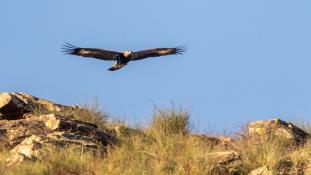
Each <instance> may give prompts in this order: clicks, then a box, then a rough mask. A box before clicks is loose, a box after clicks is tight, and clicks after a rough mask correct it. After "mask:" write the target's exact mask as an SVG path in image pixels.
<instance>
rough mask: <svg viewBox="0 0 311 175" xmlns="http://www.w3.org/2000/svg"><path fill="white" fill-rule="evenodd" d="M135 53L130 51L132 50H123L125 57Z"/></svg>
mask: <svg viewBox="0 0 311 175" xmlns="http://www.w3.org/2000/svg"><path fill="white" fill-rule="evenodd" d="M132 54H133V52H132V51H130V50H126V51H124V52H123V55H124V57H126V58H127V57H129V56H131V55H132Z"/></svg>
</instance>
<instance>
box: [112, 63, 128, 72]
mask: <svg viewBox="0 0 311 175" xmlns="http://www.w3.org/2000/svg"><path fill="white" fill-rule="evenodd" d="M124 66H125V64H114V65H113V66H112V67H111V68H109V69H108V70H109V71H115V70H119V69H121V68H122V67H124Z"/></svg>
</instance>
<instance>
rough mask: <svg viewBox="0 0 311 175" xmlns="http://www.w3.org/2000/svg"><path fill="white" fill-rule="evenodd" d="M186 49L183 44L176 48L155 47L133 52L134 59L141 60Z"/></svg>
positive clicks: (179, 52) (181, 51)
mask: <svg viewBox="0 0 311 175" xmlns="http://www.w3.org/2000/svg"><path fill="white" fill-rule="evenodd" d="M185 51H186V49H185V48H184V47H183V46H180V47H175V48H155V49H148V50H142V51H137V52H133V57H132V58H131V60H132V61H135V60H141V59H145V58H148V57H159V56H164V55H175V54H182V53H183V52H185Z"/></svg>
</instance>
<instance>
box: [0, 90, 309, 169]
mask: <svg viewBox="0 0 311 175" xmlns="http://www.w3.org/2000/svg"><path fill="white" fill-rule="evenodd" d="M106 117H107V116H105V115H104V113H101V112H99V111H94V110H91V109H86V108H83V107H78V106H66V105H60V104H56V103H53V102H50V101H48V100H44V99H40V98H37V97H34V96H32V95H29V94H25V93H0V141H1V142H0V143H1V144H0V148H2V149H1V152H2V153H1V154H0V157H1V156H2V158H0V163H1V165H0V174H21V171H22V174H212V175H213V174H215V175H217V174H224V175H226V174H236V175H238V174H249V175H260V174H261V175H264V174H266V175H268V174H271V175H272V174H279V175H281V174H284V175H285V174H291V175H294V174H295V175H296V174H301V175H303V174H311V142H310V135H309V133H307V132H306V131H304V130H302V129H300V128H299V127H297V126H295V125H294V124H292V123H289V122H285V121H282V120H280V119H272V120H263V121H255V122H252V123H249V124H248V125H247V126H246V129H245V130H241V131H239V132H238V133H237V134H236V135H233V136H231V137H228V136H226V137H224V136H219V137H215V136H209V135H206V134H199V133H196V134H194V133H191V131H190V129H189V114H188V113H185V112H183V111H175V110H163V111H157V112H156V114H155V116H154V117H153V121H152V123H151V124H150V126H148V127H145V128H140V129H134V128H129V127H127V126H126V125H124V124H122V123H117V124H116V123H109V122H107V121H106ZM70 155H73V156H70Z"/></svg>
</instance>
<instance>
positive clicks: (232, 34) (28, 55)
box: [0, 0, 311, 130]
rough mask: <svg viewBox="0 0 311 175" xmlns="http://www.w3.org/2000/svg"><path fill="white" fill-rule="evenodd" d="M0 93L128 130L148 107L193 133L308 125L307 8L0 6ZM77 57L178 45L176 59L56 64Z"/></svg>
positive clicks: (65, 1) (233, 4)
mask: <svg viewBox="0 0 311 175" xmlns="http://www.w3.org/2000/svg"><path fill="white" fill-rule="evenodd" d="M0 21H1V24H0V39H1V42H0V51H1V56H0V64H1V67H0V75H1V78H0V91H10V92H12V91H17V92H27V93H30V94H33V95H35V96H38V97H42V98H46V99H49V100H52V101H55V102H57V103H62V104H81V103H82V102H91V101H92V99H93V98H94V97H97V98H98V100H99V102H100V104H101V107H102V109H104V110H106V111H107V112H108V113H110V114H111V115H113V116H117V117H120V118H123V119H125V120H127V121H129V122H131V123H136V122H138V121H140V122H143V121H146V120H149V119H150V118H151V115H152V113H153V107H154V104H156V105H159V106H160V107H161V106H162V107H170V106H171V104H172V102H174V104H175V105H176V106H183V107H184V108H185V109H187V110H188V111H190V112H191V114H192V116H191V120H192V123H193V124H194V125H195V128H198V129H200V130H208V129H216V130H222V129H225V128H231V129H232V128H234V127H236V126H237V125H238V124H239V123H241V122H247V121H253V120H257V119H268V118H275V117H280V118H283V119H294V120H302V119H304V120H310V118H311V78H310V77H311V76H310V75H311V48H310V47H311V1H309V0H297V1H293V0H274V1H271V0H257V1H250V0H235V1H232V0H194V1H189V0H156V1H154V0H150V1H146V0H131V1H126V0H105V1H102V0H93V1H82V0H74V1H73V0H54V1H37V0H36V1H35V0H27V1H17V0H3V1H2V2H1V5H0ZM64 42H69V43H71V44H74V45H77V46H81V47H98V48H105V49H108V50H109V49H110V50H119V51H123V50H134V51H135V50H140V49H145V48H153V47H174V46H178V45H181V44H183V45H186V46H187V48H188V52H187V53H186V54H184V55H182V56H179V55H178V56H167V57H160V58H152V59H146V60H142V61H139V62H132V63H131V62H130V63H129V65H128V66H126V67H124V68H123V69H121V70H119V71H116V72H109V71H107V69H108V68H109V67H110V66H111V65H112V64H113V62H105V61H99V60H95V59H85V58H82V57H76V56H69V55H64V54H63V53H62V52H61V49H60V48H61V45H62V44H63V43H64Z"/></svg>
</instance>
